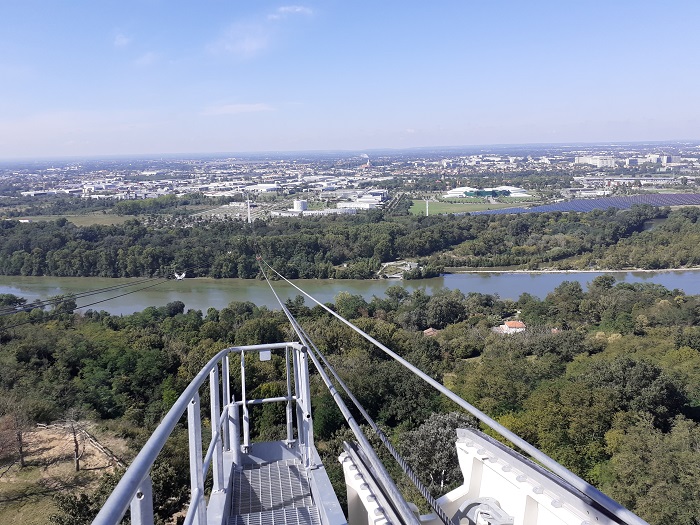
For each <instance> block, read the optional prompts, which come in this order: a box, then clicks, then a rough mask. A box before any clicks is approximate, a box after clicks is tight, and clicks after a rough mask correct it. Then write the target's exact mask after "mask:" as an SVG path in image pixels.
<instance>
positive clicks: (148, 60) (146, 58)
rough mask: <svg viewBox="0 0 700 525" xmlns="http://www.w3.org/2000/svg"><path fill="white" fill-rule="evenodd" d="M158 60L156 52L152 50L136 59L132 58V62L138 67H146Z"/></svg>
mask: <svg viewBox="0 0 700 525" xmlns="http://www.w3.org/2000/svg"><path fill="white" fill-rule="evenodd" d="M157 60H158V53H154V52H153V51H149V52H148V53H144V54H143V55H141V56H140V57H138V58H137V59H136V60H134V64H136V65H137V66H139V67H147V66H150V65H152V64H154V63H155V62H156V61H157Z"/></svg>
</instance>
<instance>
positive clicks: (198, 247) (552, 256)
mask: <svg viewBox="0 0 700 525" xmlns="http://www.w3.org/2000/svg"><path fill="white" fill-rule="evenodd" d="M698 217H700V211H698V210H697V209H693V208H683V209H680V210H676V211H670V210H668V209H658V208H653V207H649V206H638V207H635V208H633V209H631V210H627V211H619V210H615V209H611V210H607V211H594V212H590V213H567V214H563V213H541V214H524V215H492V216H483V215H482V216H459V217H455V216H431V217H414V216H403V215H398V216H397V215H392V214H390V213H388V212H382V211H378V210H376V211H372V212H370V213H368V214H363V215H357V216H330V217H316V218H287V219H279V220H271V221H269V222H265V221H261V220H257V221H255V223H254V224H253V225H250V224H246V223H243V222H240V221H229V222H214V221H208V220H205V219H202V220H200V221H199V222H195V223H194V224H187V225H185V224H182V225H178V223H177V222H174V223H172V224H171V225H170V226H162V227H150V226H146V225H145V224H143V223H142V222H139V220H137V219H133V220H129V221H127V222H126V223H125V224H123V225H119V226H83V227H78V226H75V225H73V224H71V223H70V222H68V221H67V220H65V219H59V220H56V221H48V222H36V223H20V222H17V221H14V220H5V221H2V222H0V274H3V275H51V276H60V277H62V276H73V277H88V276H98V277H142V276H149V277H150V276H156V275H161V276H166V275H170V274H171V272H172V271H173V270H177V271H182V270H187V271H188V276H190V277H197V276H208V277H214V278H222V277H226V278H233V277H240V278H254V277H259V271H258V266H257V264H256V262H255V256H256V253H260V254H261V255H262V256H263V257H265V259H266V260H267V261H269V262H270V264H272V265H273V266H274V267H275V268H276V269H277V270H278V271H279V272H280V273H282V274H283V275H285V276H286V277H288V278H370V277H373V276H374V275H375V272H376V271H377V270H378V269H379V268H380V266H381V263H383V262H388V261H394V260H399V259H406V258H409V259H417V260H419V261H420V262H421V263H422V266H423V267H424V268H425V269H427V271H424V272H423V274H424V275H434V274H435V273H437V272H439V270H440V269H442V268H444V267H494V266H495V267H504V266H509V267H519V268H528V269H538V268H559V269H590V268H603V269H623V268H644V269H660V268H679V267H689V266H697V265H699V264H700V248H699V246H700V242H698V241H700V223H698ZM653 219H656V220H658V221H661V223H660V224H655V225H654V227H653V228H647V225H648V224H650V221H651V220H653ZM645 228H646V229H645Z"/></svg>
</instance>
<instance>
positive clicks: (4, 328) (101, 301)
mask: <svg viewBox="0 0 700 525" xmlns="http://www.w3.org/2000/svg"><path fill="white" fill-rule="evenodd" d="M165 282H167V281H166V280H165V279H163V280H161V281H160V282H157V283H155V284H151V285H149V286H143V287H141V288H139V289H137V290H131V291H130V292H126V293H123V294H120V295H115V296H114V297H108V298H107V299H102V300H100V301H95V302H94V303H88V304H83V305H81V306H76V307H75V308H73V309H72V310H71V312H74V311H75V310H79V309H80V308H87V307H88V306H94V305H96V304H100V303H104V302H107V301H111V300H112V299H117V298H119V297H124V296H126V295H131V294H132V293H136V292H140V291H141V290H147V289H148V288H153V287H154V286H160V285H161V284H163V283H165ZM63 313H65V312H57V313H55V314H49V315H47V316H45V317H42V318H41V319H39V321H46V320H50V319H53V318H54V317H58V316H59V315H61V314H63ZM33 322H35V321H34V320H32V319H30V320H28V321H23V322H21V323H16V324H11V325H8V326H0V330H7V329H8V328H16V327H18V326H22V325H25V324H30V323H33Z"/></svg>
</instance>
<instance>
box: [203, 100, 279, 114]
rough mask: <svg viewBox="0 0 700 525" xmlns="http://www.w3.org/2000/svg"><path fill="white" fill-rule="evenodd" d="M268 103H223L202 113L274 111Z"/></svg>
mask: <svg viewBox="0 0 700 525" xmlns="http://www.w3.org/2000/svg"><path fill="white" fill-rule="evenodd" d="M274 109H275V108H273V107H272V106H270V105H269V104H264V103H254V104H224V105H222V106H214V107H210V108H207V109H205V110H204V111H203V112H202V114H203V115H239V114H241V113H260V112H262V111H274Z"/></svg>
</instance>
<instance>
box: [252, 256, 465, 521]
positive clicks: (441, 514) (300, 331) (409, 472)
mask: <svg viewBox="0 0 700 525" xmlns="http://www.w3.org/2000/svg"><path fill="white" fill-rule="evenodd" d="M261 270H262V271H263V275H264V270H263V269H262V268H261ZM266 280H267V277H266ZM268 285H269V286H270V288H272V284H271V283H270V282H269V281H268ZM273 293H275V292H274V289H273ZM275 296H276V297H277V294H275ZM277 300H278V301H280V299H279V297H277ZM280 305H281V302H280ZM283 309H285V310H287V311H288V309H287V307H286V305H284V306H283ZM285 313H287V312H285ZM289 316H291V312H290V313H289ZM289 316H288V317H289ZM292 319H293V321H292ZM290 322H291V323H292V326H293V327H294V330H295V331H296V332H297V335H298V336H299V337H300V338H303V340H304V341H305V342H306V343H307V346H308V348H309V349H310V355H311V354H312V353H314V354H315V355H316V357H318V358H319V359H320V360H321V361H322V362H323V364H324V365H325V367H326V368H327V369H328V370H329V371H330V373H331V374H332V375H333V377H334V378H335V380H336V381H337V382H338V384H339V385H340V387H341V388H342V389H343V391H344V392H345V394H346V395H347V396H348V397H349V398H350V400H351V401H352V402H353V404H354V405H355V407H357V409H358V410H359V411H360V414H362V417H364V418H365V421H367V423H368V424H369V426H370V427H371V428H372V430H374V432H375V433H376V434H377V436H378V437H379V440H380V441H381V442H382V444H383V445H384V447H385V448H386V449H387V450H388V451H389V453H390V454H391V456H392V457H393V458H394V460H395V461H396V462H397V463H398V465H399V466H400V467H401V470H402V471H403V472H404V474H406V476H408V478H409V479H410V480H411V483H413V485H414V486H415V487H416V489H418V491H419V492H420V494H421V496H423V498H425V500H426V501H427V502H428V505H430V507H431V508H432V509H433V510H434V511H435V514H436V515H437V516H438V518H440V521H442V522H443V523H444V524H445V525H453V522H452V520H450V518H449V517H448V516H447V514H446V513H445V511H444V510H443V509H442V507H440V505H439V504H438V503H437V501H436V500H435V498H433V496H432V494H430V491H429V490H428V489H427V487H426V486H425V485H423V483H422V482H421V480H420V479H419V478H418V476H417V475H416V474H415V473H414V472H413V469H411V467H410V465H409V464H408V462H407V461H406V460H405V459H404V458H403V456H401V455H400V454H399V452H398V451H397V450H396V448H395V447H394V445H393V444H392V443H391V441H390V440H389V438H388V437H387V435H386V434H385V433H384V431H382V429H381V428H379V426H378V425H377V424H376V422H375V421H374V420H373V419H372V417H371V416H370V415H369V414H368V413H367V411H366V410H365V409H364V407H363V406H362V404H361V403H360V402H359V401H358V400H357V398H356V397H355V396H354V394H353V393H352V391H351V390H350V389H349V388H348V386H347V385H346V384H345V383H344V382H343V380H342V379H341V378H340V377H339V376H338V373H337V372H336V371H335V369H334V368H333V367H332V366H331V365H330V363H329V362H328V360H327V359H326V358H325V356H324V355H323V354H322V353H321V351H320V350H319V349H318V348H317V347H316V345H315V344H314V342H313V341H312V340H311V338H310V337H309V334H308V333H307V332H306V330H304V328H303V327H302V326H301V325H300V324H299V322H298V321H297V320H296V319H295V318H294V317H293V316H291V318H290ZM312 360H313V359H312ZM314 365H316V368H317V369H319V371H320V366H319V364H318V363H317V362H316V361H315V360H314Z"/></svg>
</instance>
